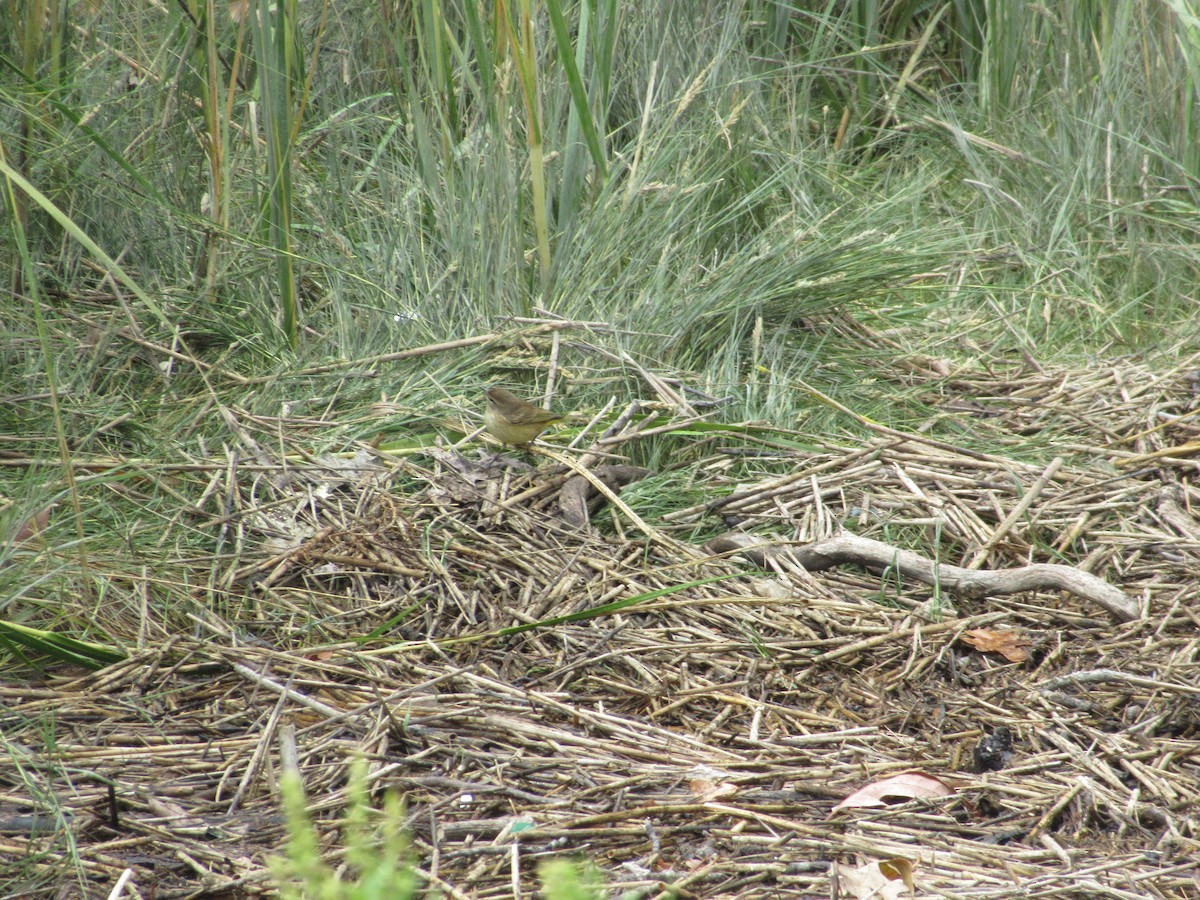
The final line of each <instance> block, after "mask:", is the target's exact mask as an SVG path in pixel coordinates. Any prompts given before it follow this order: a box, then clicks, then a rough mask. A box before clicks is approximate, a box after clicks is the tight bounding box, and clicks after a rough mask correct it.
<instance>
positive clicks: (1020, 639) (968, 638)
mask: <svg viewBox="0 0 1200 900" xmlns="http://www.w3.org/2000/svg"><path fill="white" fill-rule="evenodd" d="M962 641H963V642H964V643H967V644H970V645H971V646H972V647H974V648H975V649H976V650H978V651H979V652H980V653H999V654H1000V655H1001V656H1003V657H1004V658H1005V659H1007V660H1008V661H1009V662H1015V663H1019V662H1025V660H1027V659H1029V651H1028V650H1027V649H1026V648H1027V647H1028V646H1029V638H1028V637H1027V636H1026V635H1024V634H1023V633H1021V632H1020V631H1017V630H1016V629H1014V628H973V629H971V630H970V631H966V632H964V633H963V635H962Z"/></svg>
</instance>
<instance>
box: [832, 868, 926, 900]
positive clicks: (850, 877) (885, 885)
mask: <svg viewBox="0 0 1200 900" xmlns="http://www.w3.org/2000/svg"><path fill="white" fill-rule="evenodd" d="M912 872H913V866H912V863H911V862H909V861H908V860H907V859H902V858H900V857H896V858H894V859H888V860H884V861H883V862H879V863H874V862H871V863H865V864H864V865H861V866H857V867H855V868H853V869H851V868H843V867H842V866H840V865H839V866H838V867H837V888H838V893H839V894H845V895H847V896H849V897H853V898H854V900H897V898H899V896H900V894H901V893H903V891H904V888H905V887H907V888H908V889H909V890H910V891H913V892H914V893H915V892H916V888H915V886H914V884H913V877H912Z"/></svg>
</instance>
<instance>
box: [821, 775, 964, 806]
mask: <svg viewBox="0 0 1200 900" xmlns="http://www.w3.org/2000/svg"><path fill="white" fill-rule="evenodd" d="M953 793H954V788H952V787H950V785H948V784H946V782H944V781H942V780H941V779H940V778H934V777H933V776H932V775H925V774H923V773H921V772H905V773H904V774H902V775H893V776H892V777H891V778H885V779H883V781H876V782H874V783H873V784H868V785H867V786H866V787H862V788H859V789H858V790H857V791H855V792H854V793H853V794H851V795H850V796H849V797H847V798H846V799H845V800H843V801H842V802H841V803H839V804H838V805H837V806H835V807H834V808H833V809H832V810H830V815H832V814H833V813H835V812H837V811H838V810H839V809H847V808H849V807H861V806H888V805H889V804H888V802H887V800H888V799H892V800H916V799H919V798H922V797H946V796H948V795H950V794H953Z"/></svg>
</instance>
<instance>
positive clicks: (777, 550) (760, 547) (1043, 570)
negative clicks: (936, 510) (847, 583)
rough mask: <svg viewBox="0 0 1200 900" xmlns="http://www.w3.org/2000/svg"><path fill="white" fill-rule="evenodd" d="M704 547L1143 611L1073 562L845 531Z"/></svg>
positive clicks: (1126, 617)
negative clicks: (954, 562) (925, 549)
mask: <svg viewBox="0 0 1200 900" xmlns="http://www.w3.org/2000/svg"><path fill="white" fill-rule="evenodd" d="M705 547H706V549H707V550H708V551H709V552H710V553H728V552H731V551H738V552H741V553H743V554H745V555H746V556H748V557H749V558H750V559H751V560H753V561H754V562H755V563H756V564H758V565H765V563H766V562H767V561H768V560H769V559H770V558H771V557H775V556H779V555H784V554H786V555H788V556H790V557H791V558H792V559H794V560H795V561H796V562H798V563H799V564H800V565H801V566H803V567H804V568H806V569H808V570H809V571H812V572H815V571H819V570H821V569H829V568H832V567H833V566H838V565H844V564H847V563H853V564H857V565H861V566H865V567H866V568H868V569H870V570H871V571H873V572H882V571H884V570H896V571H899V572H900V574H901V575H903V576H905V577H906V578H915V579H916V580H917V581H921V582H924V583H925V584H938V585H940V586H941V587H942V588H945V589H946V590H949V591H955V592H957V593H959V594H961V595H963V596H966V597H983V596H986V595H988V594H1016V593H1019V592H1021V591H1038V590H1056V591H1067V592H1068V593H1071V594H1074V595H1075V596H1077V597H1081V598H1083V599H1084V600H1089V601H1091V602H1092V603H1095V604H1097V605H1099V606H1101V607H1103V608H1104V609H1105V610H1107V611H1108V612H1110V613H1111V614H1112V615H1113V616H1115V617H1116V618H1118V619H1120V620H1121V621H1122V622H1130V621H1133V620H1134V619H1136V618H1138V617H1139V616H1141V614H1142V611H1141V609H1140V608H1139V606H1138V604H1137V602H1136V601H1135V600H1133V599H1132V598H1131V597H1129V596H1128V595H1127V594H1126V593H1125V592H1124V591H1122V590H1121V589H1120V588H1117V587H1114V586H1113V585H1111V584H1109V583H1108V582H1107V581H1104V580H1103V579H1102V578H1097V577H1096V576H1095V575H1091V574H1089V573H1087V572H1084V571H1081V570H1079V569H1076V568H1073V567H1072V566H1059V565H1053V564H1050V563H1034V564H1032V565H1028V566H1022V567H1021V568H1019V569H996V570H993V571H990V572H989V571H976V570H973V569H964V568H961V567H959V566H949V565H946V564H944V563H943V564H936V563H934V561H933V560H931V559H928V558H927V557H924V556H921V555H920V554H919V553H914V552H913V551H911V550H901V549H900V548H898V547H893V546H891V545H890V544H885V543H883V542H882V541H875V540H871V539H870V538H865V537H859V536H858V535H856V534H840V535H838V536H837V537H832V538H828V539H826V540H823V541H817V542H815V543H812V544H805V545H803V546H798V547H796V546H790V545H780V544H772V543H770V542H768V541H763V540H762V539H761V538H758V537H755V536H753V535H749V534H739V533H731V534H726V535H722V536H721V537H717V538H713V539H712V540H711V541H709V542H708V543H707V544H706V545H705Z"/></svg>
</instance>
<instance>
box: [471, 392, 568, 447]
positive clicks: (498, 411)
mask: <svg viewBox="0 0 1200 900" xmlns="http://www.w3.org/2000/svg"><path fill="white" fill-rule="evenodd" d="M565 418H566V416H561V415H559V414H558V413H553V412H550V411H549V410H547V409H542V408H541V407H539V406H534V405H533V404H532V403H527V402H526V401H524V400H522V399H521V398H520V397H518V396H516V395H515V394H512V393H510V392H509V391H506V390H505V389H504V388H502V387H490V388H488V389H487V409H486V410H484V412H483V427H484V428H485V429H486V430H487V432H488V434H490V435H491V436H492V437H494V438H496V440H498V441H500V442H502V443H505V444H512V445H513V446H515V447H527V446H529V444H530V443H532V442H533V439H534V438H536V437H537V436H538V435H539V434H541V433H542V432H543V431H545V430H546V427H547V426H548V425H551V424H552V423H554V422H559V421H561V420H562V419H565Z"/></svg>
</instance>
